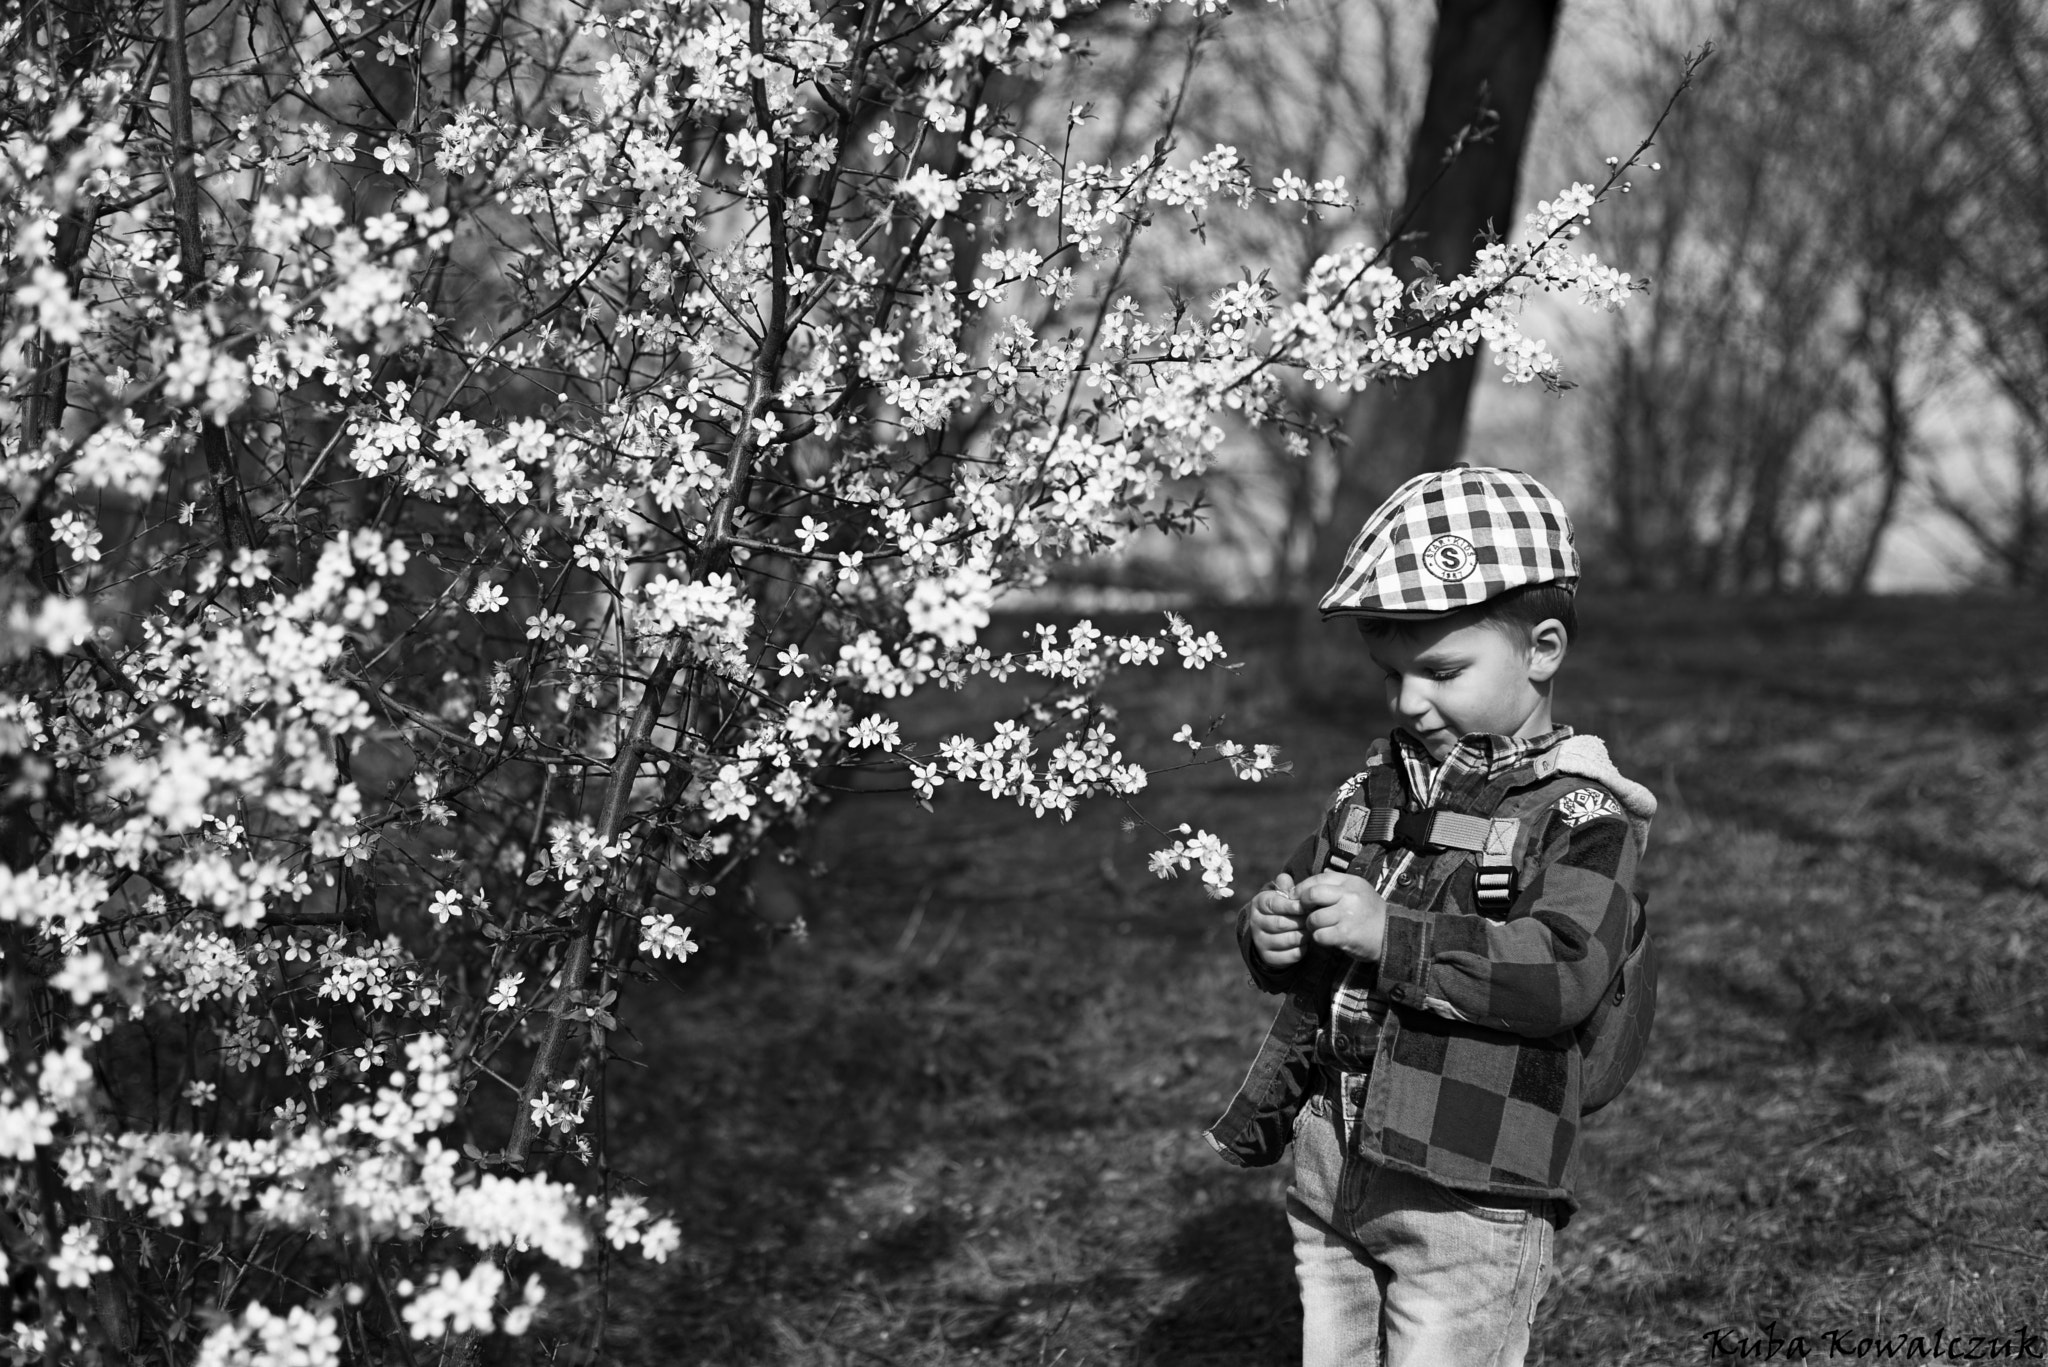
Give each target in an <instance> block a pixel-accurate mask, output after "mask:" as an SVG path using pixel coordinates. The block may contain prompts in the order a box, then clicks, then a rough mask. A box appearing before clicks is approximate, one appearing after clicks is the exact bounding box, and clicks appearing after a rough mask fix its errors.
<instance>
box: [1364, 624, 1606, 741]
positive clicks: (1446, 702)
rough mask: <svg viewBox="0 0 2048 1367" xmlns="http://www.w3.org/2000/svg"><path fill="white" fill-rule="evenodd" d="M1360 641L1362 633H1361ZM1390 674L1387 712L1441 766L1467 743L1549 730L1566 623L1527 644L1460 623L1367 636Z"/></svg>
mask: <svg viewBox="0 0 2048 1367" xmlns="http://www.w3.org/2000/svg"><path fill="white" fill-rule="evenodd" d="M1361 634H1364V633H1363V632H1361ZM1365 641H1366V648H1367V649H1368V650H1369V651H1370V652H1371V653H1372V658H1373V663H1375V664H1377V665H1378V666H1379V667H1380V668H1381V669H1382V670H1384V671H1386V676H1387V706H1388V708H1389V709H1391V710H1392V712H1393V714H1394V720H1395V721H1396V722H1397V723H1399V724H1400V725H1401V726H1403V727H1406V728H1407V729H1408V730H1409V731H1412V732H1414V733H1415V736H1416V738H1417V739H1419V740H1420V741H1421V742H1422V743H1423V745H1424V746H1426V747H1427V748H1428V750H1429V753H1430V757H1431V758H1432V759H1435V760H1438V761H1441V760H1443V759H1444V757H1445V756H1447V755H1449V754H1450V753H1451V749H1452V747H1453V746H1455V745H1456V744H1457V743H1458V738H1459V737H1461V736H1466V735H1471V734H1473V733H1475V732H1479V733H1484V734H1487V735H1494V736H1511V737H1519V736H1525V735H1528V736H1535V735H1541V734H1542V733H1543V732H1545V731H1547V730H1549V729H1550V695H1549V689H1548V687H1547V685H1548V684H1549V682H1550V679H1551V676H1552V675H1554V674H1556V672H1557V667H1558V665H1559V664H1560V663H1561V662H1562V661H1563V659H1564V650H1565V644H1566V642H1565V634H1564V627H1563V625H1562V624H1561V623H1559V622H1557V621H1555V620H1550V621H1545V622H1540V623H1538V624H1537V625H1536V628H1535V629H1534V631H1532V632H1531V633H1530V639H1529V641H1528V642H1527V643H1526V644H1525V643H1524V642H1523V640H1522V638H1521V635H1520V633H1519V632H1518V631H1517V630H1516V629H1515V628H1513V627H1509V626H1497V625H1493V624H1491V623H1487V622H1467V623H1465V624H1463V625H1460V624H1459V619H1458V618H1456V617H1451V618H1446V619H1445V620H1443V621H1441V622H1423V623H1418V624H1416V625H1415V626H1413V627H1412V628H1408V629H1404V630H1403V631H1401V632H1398V633H1385V634H1379V635H1366V637H1365Z"/></svg>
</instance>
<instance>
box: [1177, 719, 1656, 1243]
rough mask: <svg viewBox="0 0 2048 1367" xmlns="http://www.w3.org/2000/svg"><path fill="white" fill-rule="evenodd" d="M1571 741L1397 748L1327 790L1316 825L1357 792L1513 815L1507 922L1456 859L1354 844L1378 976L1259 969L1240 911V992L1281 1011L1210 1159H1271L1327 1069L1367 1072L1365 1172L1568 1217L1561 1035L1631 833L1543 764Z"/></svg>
mask: <svg viewBox="0 0 2048 1367" xmlns="http://www.w3.org/2000/svg"><path fill="white" fill-rule="evenodd" d="M1570 736H1571V731H1570V728H1568V727H1560V728H1558V729H1557V730H1554V731H1552V732H1550V733H1549V734H1547V735H1544V736H1541V737H1536V738H1533V739H1529V740H1524V741H1512V740H1508V739H1506V738H1504V737H1500V736H1477V735H1475V736H1467V737H1465V738H1464V739H1463V740H1461V741H1460V742H1459V743H1458V745H1457V747H1456V748H1455V749H1454V750H1453V751H1452V753H1451V754H1450V755H1449V756H1448V757H1447V758H1446V759H1445V761H1444V763H1443V764H1442V765H1440V766H1434V769H1433V771H1432V766H1431V765H1430V764H1429V761H1428V757H1427V754H1426V752H1423V751H1422V749H1421V747H1420V746H1419V745H1418V744H1417V743H1416V742H1414V741H1413V739H1412V738H1410V737H1407V736H1405V735H1403V734H1401V733H1398V732H1397V733H1396V736H1395V739H1394V742H1393V744H1392V745H1391V746H1388V745H1385V744H1382V745H1378V746H1375V747H1374V750H1373V753H1372V755H1371V756H1370V757H1369V759H1368V762H1367V767H1366V769H1365V771H1364V772H1363V773H1361V774H1359V775H1358V776H1357V777H1356V778H1354V779H1353V780H1351V781H1350V782H1349V783H1347V784H1346V785H1345V786H1344V787H1343V788H1340V789H1339V790H1338V792H1337V795H1336V797H1335V798H1334V799H1333V800H1332V802H1331V814H1330V815H1331V816H1334V815H1335V813H1336V812H1337V811H1338V810H1341V808H1342V807H1343V805H1344V801H1345V799H1346V798H1348V797H1349V796H1350V795H1351V793H1352V792H1353V791H1354V790H1355V789H1356V788H1357V787H1358V786H1360V785H1364V786H1365V788H1366V790H1367V797H1368V799H1369V801H1370V802H1371V804H1372V805H1373V806H1376V807H1378V806H1399V807H1410V808H1413V807H1422V806H1434V807H1436V808H1438V809H1439V810H1445V811H1452V812H1460V813H1467V814H1470V815H1474V816H1482V817H1489V818H1491V817H1510V816H1512V817H1516V818H1518V820H1519V824H1520V830H1521V836H1520V838H1519V840H1518V842H1517V851H1516V856H1517V857H1516V860H1515V864H1516V871H1517V880H1518V892H1517V895H1516V897H1515V900H1514V902H1513V904H1512V905H1511V906H1510V907H1508V908H1507V909H1506V910H1505V911H1504V912H1501V913H1497V914H1495V915H1486V914H1482V913H1481V912H1479V911H1478V910H1476V903H1475V900H1474V880H1473V860H1472V857H1471V855H1470V854H1469V853H1467V852H1465V851H1460V850H1439V851H1435V852H1427V853H1422V852H1416V851H1411V850H1406V849H1399V848H1395V847H1392V846H1387V845H1368V846H1366V847H1365V848H1364V849H1362V850H1361V851H1360V852H1359V856H1358V858H1357V860H1355V861H1354V862H1353V865H1352V870H1351V871H1352V872H1354V873H1357V874H1359V875H1361V876H1363V877H1365V878H1367V879H1368V880H1370V881H1371V882H1372V883H1373V884H1374V886H1375V887H1376V888H1378V889H1379V890H1380V891H1381V895H1382V896H1383V897H1384V898H1385V899H1386V902H1387V923H1386V937H1385V940H1384V943H1383V945H1382V949H1381V954H1380V959H1379V962H1378V963H1377V964H1369V963H1364V962H1361V961H1359V960H1355V959H1352V958H1351V957H1350V956H1349V955H1346V954H1343V953H1341V952H1339V951H1335V950H1329V949H1325V948H1322V947H1320V946H1316V945H1313V944H1311V945H1309V946H1308V947H1307V952H1306V953H1304V954H1303V956H1302V958H1301V960H1300V961H1299V962H1298V963H1296V964H1293V965H1291V966H1289V967H1288V968H1287V969H1285V970H1282V971H1279V972H1274V971H1271V970H1267V969H1265V968H1264V967H1263V965H1261V964H1260V962H1259V960H1258V957H1257V954H1256V952H1255V951H1254V950H1253V949H1252V947H1251V943H1250V931H1249V926H1248V924H1247V923H1246V921H1245V918H1244V916H1243V915H1242V914H1241V915H1240V918H1239V941H1240V945H1241V947H1242V949H1243V951H1244V953H1245V957H1246V961H1247V962H1248V963H1249V964H1250V965H1251V967H1252V973H1253V981H1254V982H1255V983H1257V984H1258V985H1259V986H1261V987H1263V988H1265V989H1266V990H1267V991H1274V992H1285V993H1287V994H1288V1000H1287V1002H1286V1004H1285V1005H1283V1006H1282V1008H1281V1010H1280V1013H1279V1014H1278V1016H1276V1017H1275V1019H1274V1022H1273V1026H1272V1028H1271V1029H1270V1030H1269V1031H1268V1033H1267V1038H1266V1042H1265V1044H1264V1046H1263V1047H1262V1048H1261V1049H1260V1051H1259V1057H1258V1058H1257V1060H1255V1061H1254V1063H1253V1066H1252V1070H1251V1073H1250V1075H1249V1076H1248V1077H1247V1078H1246V1079H1245V1084H1244V1086H1243V1087H1242V1088H1240V1089H1239V1092H1238V1094H1237V1096H1236V1098H1235V1099H1233V1100H1232V1102H1231V1105H1230V1109H1229V1110H1228V1111H1227V1112H1226V1113H1225V1114H1224V1116H1223V1118H1222V1119H1221V1120H1219V1121H1218V1122H1217V1123H1216V1124H1215V1125H1214V1126H1213V1127H1211V1129H1210V1130H1209V1132H1208V1136H1207V1137H1208V1139H1209V1142H1210V1143H1211V1144H1212V1145H1214V1146H1215V1147H1216V1149H1217V1150H1218V1151H1219V1152H1221V1153H1222V1154H1223V1155H1224V1156H1225V1157H1226V1158H1229V1159H1230V1160H1231V1161H1233V1162H1236V1163H1240V1164H1243V1165H1246V1166H1257V1165H1261V1164H1264V1163H1270V1162H1273V1161H1274V1160H1275V1159H1277V1158H1278V1157H1279V1155H1280V1152H1281V1150H1282V1149H1284V1148H1285V1146H1286V1144H1287V1142H1288V1141H1289V1139H1290V1138H1291V1137H1292V1134H1293V1119H1294V1114H1295V1112H1296V1111H1297V1110H1298V1109H1299V1107H1300V1104H1301V1102H1302V1100H1303V1099H1305V1097H1306V1096H1307V1095H1308V1093H1309V1092H1310V1091H1311V1090H1313V1089H1314V1088H1315V1087H1316V1086H1317V1085H1319V1083H1320V1081H1321V1077H1322V1072H1323V1067H1324V1063H1325V1062H1327V1061H1328V1060H1329V1059H1330V1058H1331V1056H1332V1055H1334V1057H1335V1059H1336V1061H1337V1062H1338V1063H1339V1064H1342V1065H1346V1066H1350V1067H1353V1068H1354V1069H1356V1070H1359V1071H1364V1070H1366V1069H1368V1068H1369V1070H1370V1073H1371V1080H1370V1082H1369V1083H1368V1084H1367V1087H1366V1093H1365V1099H1364V1102H1363V1105H1362V1107H1361V1108H1360V1109H1359V1112H1358V1114H1357V1115H1356V1117H1355V1120H1356V1124H1355V1125H1349V1126H1347V1131H1349V1132H1350V1133H1351V1134H1352V1136H1353V1144H1354V1147H1355V1148H1356V1150H1357V1151H1358V1153H1359V1154H1360V1155H1361V1156H1362V1157H1365V1158H1367V1159H1370V1160H1371V1161H1374V1162H1378V1163H1385V1164H1387V1165H1389V1166H1392V1167H1396V1168H1401V1169H1404V1170H1407V1171H1410V1172H1414V1173H1417V1174H1419V1175H1421V1176H1423V1177H1427V1178H1429V1179H1430V1180H1432V1181H1435V1182H1438V1183H1440V1184H1441V1185H1444V1186H1447V1187H1455V1188H1458V1189H1460V1190H1464V1191H1470V1192H1477V1193H1481V1194H1485V1195H1491V1196H1507V1197H1514V1198H1550V1199H1555V1200H1559V1201H1562V1202H1564V1203H1565V1206H1566V1209H1567V1210H1569V1209H1570V1208H1571V1207H1572V1206H1573V1205H1574V1204H1575V1200H1574V1197H1573V1194H1572V1186H1573V1179H1574V1176H1575V1168H1574V1164H1573V1156H1574V1150H1575V1148H1576V1140H1577V1137H1578V1123H1579V1097H1580V1092H1581V1085H1582V1079H1581V1069H1582V1064H1583V1060H1582V1058H1581V1056H1580V1052H1579V1048H1578V1040H1577V1028H1578V1026H1579V1025H1580V1024H1581V1023H1583V1022H1584V1021H1585V1019H1586V1018H1587V1016H1589V1015H1590V1014H1591V1013H1592V1010H1593V1007H1594V1004H1595V1003H1596V1002H1597V1001H1598V999H1599V996H1600V994H1601V993H1602V992H1603V991H1604V990H1605V989H1606V987H1607V985H1608V984H1609V983H1610V982H1611V981H1612V979H1613V974H1614V971H1615V969H1616V968H1617V967H1618V966H1619V964H1620V962H1621V951H1622V945H1623V943H1624V938H1625V936H1626V934H1627V929H1628V924H1629V920H1630V917H1631V914H1632V912H1633V908H1634V904H1635V896H1634V892H1633V886H1634V881H1635V874H1636V865H1637V860H1638V858H1639V857H1640V851H1641V846H1642V836H1643V834H1644V833H1645V828H1644V826H1643V822H1642V819H1641V818H1639V817H1637V816H1633V815H1631V814H1630V813H1629V812H1626V811H1624V810H1623V805H1622V804H1621V803H1620V802H1618V801H1616V799H1615V797H1614V796H1613V793H1612V791H1611V787H1610V785H1603V784H1600V783H1597V782H1589V781H1588V780H1587V779H1585V778H1583V777H1575V776H1572V775H1571V774H1569V773H1568V772H1565V771H1563V770H1561V769H1560V768H1559V764H1560V762H1561V759H1562V755H1561V753H1560V747H1561V746H1562V745H1563V743H1564V742H1565V741H1566V740H1567V739H1568V738H1569V737H1570ZM1616 779H1617V782H1616V785H1613V786H1621V785H1624V784H1625V781H1624V780H1619V778H1618V776H1616ZM1626 786H1629V787H1633V785H1626ZM1324 824H1325V830H1324V831H1323V832H1319V834H1318V835H1317V836H1314V837H1311V838H1310V839H1309V840H1306V841H1304V842H1303V843H1302V846H1301V848H1299V849H1297V850H1296V851H1295V855H1294V858H1292V859H1290V860H1289V861H1288V862H1289V868H1288V872H1289V873H1290V874H1291V875H1292V876H1294V877H1296V878H1301V877H1305V876H1307V875H1308V874H1310V873H1313V872H1315V871H1316V869H1317V868H1318V867H1319V866H1320V864H1321V862H1322V852H1323V851H1324V850H1326V849H1327V848H1328V843H1327V827H1328V824H1329V819H1328V818H1326V820H1325V823H1324ZM1380 1002H1384V1003H1386V1006H1385V1007H1384V1008H1382V1007H1380V1006H1379V1003H1380ZM1319 1037H1320V1041H1319ZM1319 1042H1320V1050H1319V1047H1318V1046H1319ZM1319 1052H1320V1054H1321V1060H1320V1061H1319V1058H1318V1055H1319Z"/></svg>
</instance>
